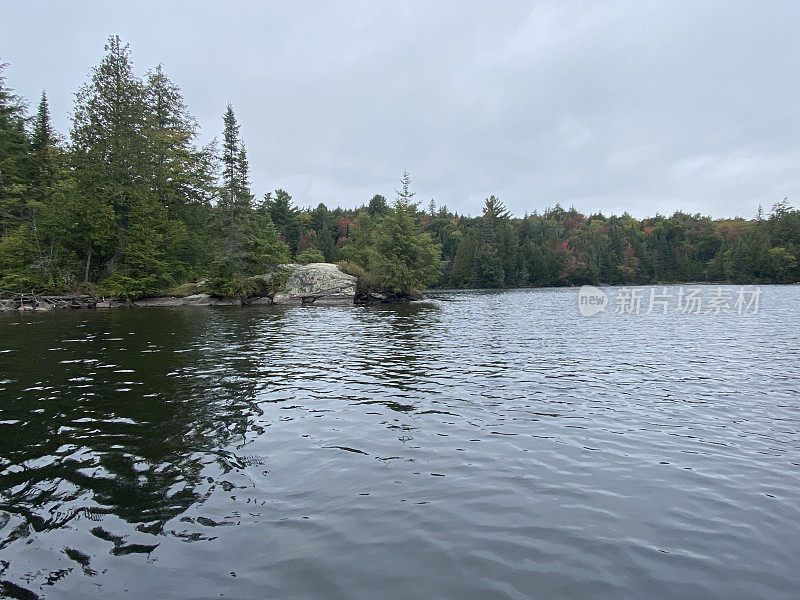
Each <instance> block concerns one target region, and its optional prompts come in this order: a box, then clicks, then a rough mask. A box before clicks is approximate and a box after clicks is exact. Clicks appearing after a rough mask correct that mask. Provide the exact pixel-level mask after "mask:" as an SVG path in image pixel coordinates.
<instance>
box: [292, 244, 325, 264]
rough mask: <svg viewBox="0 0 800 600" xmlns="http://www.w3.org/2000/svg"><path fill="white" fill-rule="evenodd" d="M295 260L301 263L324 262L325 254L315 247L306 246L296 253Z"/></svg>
mask: <svg viewBox="0 0 800 600" xmlns="http://www.w3.org/2000/svg"><path fill="white" fill-rule="evenodd" d="M296 262H298V263H299V264H301V265H309V264H311V263H319V262H325V255H324V254H322V252H320V251H319V250H317V249H316V248H308V249H307V250H303V251H302V252H301V253H300V254H298V255H297V259H296Z"/></svg>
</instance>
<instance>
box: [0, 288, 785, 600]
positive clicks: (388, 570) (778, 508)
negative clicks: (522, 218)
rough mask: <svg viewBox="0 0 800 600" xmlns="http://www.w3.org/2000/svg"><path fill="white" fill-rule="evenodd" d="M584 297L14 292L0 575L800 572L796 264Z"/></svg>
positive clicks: (216, 582)
mask: <svg viewBox="0 0 800 600" xmlns="http://www.w3.org/2000/svg"><path fill="white" fill-rule="evenodd" d="M726 289H727V290H728V291H730V293H731V294H735V293H736V290H737V288H733V287H731V288H726ZM669 290H670V292H671V293H672V292H675V293H677V290H678V288H677V287H671V288H669ZM710 290H711V288H708V289H705V288H704V293H711V291H710ZM577 298H578V291H577V290H575V289H560V290H519V291H504V292H439V293H436V294H435V295H434V296H433V297H432V298H431V299H430V300H428V301H424V302H420V303H414V304H410V305H401V306H385V307H384V306H381V307H346V308H323V307H319V308H313V307H309V308H273V307H235V308H234V307H231V308H212V307H196V308H180V309H139V310H115V311H108V312H102V311H74V312H66V313H57V314H50V313H48V314H38V313H37V314H32V313H19V314H17V313H15V314H12V315H0V581H1V582H2V583H0V597H2V596H4V595H5V596H7V597H10V598H26V599H30V598H37V597H39V598H48V599H52V598H70V599H73V598H82V599H83V598H254V599H262V598H286V599H290V598H291V599H305V598H308V599H311V598H314V599H316V598H326V599H337V598H342V599H345V598H347V599H351V598H353V599H365V600H374V599H384V598H385V599H394V598H396V599H411V598H437V599H438V598H458V599H461V598H465V599H466V598H481V599H493V598H569V599H582V598H606V599H608V598H613V599H616V598H620V599H621V598H636V599H647V598H653V599H671V598H675V599H688V598H703V599H712V598H720V599H725V600H732V599H738V598H741V599H748V600H753V599H758V598H763V599H769V600H777V599H783V598H786V599H788V598H793V599H796V598H798V597H800V286H785V287H782V286H765V287H764V288H763V293H762V295H761V297H760V305H759V307H758V311H757V313H756V314H752V312H751V313H750V314H743V315H738V314H735V312H730V313H725V312H722V313H721V314H713V313H712V314H683V313H681V312H678V311H677V310H674V311H669V312H668V314H662V312H663V311H660V310H659V311H654V312H653V313H651V314H649V315H646V314H638V315H637V314H614V312H613V310H612V307H611V306H609V309H608V310H607V311H606V312H603V313H600V314H598V315H596V316H594V317H591V318H590V317H584V316H581V315H580V313H579V312H578V304H577ZM642 312H644V310H643V311H642Z"/></svg>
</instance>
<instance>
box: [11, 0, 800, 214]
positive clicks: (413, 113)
mask: <svg viewBox="0 0 800 600" xmlns="http://www.w3.org/2000/svg"><path fill="white" fill-rule="evenodd" d="M332 4H335V3H333V2H319V3H302V2H252V3H251V2H198V1H197V0H192V1H188V2H173V1H169V0H159V1H157V2H137V3H133V2H127V3H122V2H79V1H76V0H70V1H69V2H62V1H58V2H38V1H33V0H26V1H24V2H23V1H13V2H12V1H10V0H0V60H2V61H4V62H8V63H10V66H9V67H8V69H7V70H6V77H7V82H6V83H7V85H8V86H10V87H12V88H13V89H15V90H16V91H17V92H18V93H19V94H21V95H23V96H24V97H26V98H27V99H28V100H29V101H30V103H31V104H32V105H33V106H35V104H36V102H37V101H38V98H39V95H40V94H41V91H42V89H46V90H47V94H48V97H49V100H50V105H51V110H52V113H53V120H54V123H55V125H56V126H57V127H58V128H59V129H60V130H61V131H62V132H64V133H66V132H67V130H68V127H69V118H70V114H71V111H72V108H73V100H74V93H75V92H76V91H77V90H78V88H79V87H80V86H81V84H83V83H84V82H85V81H87V80H88V78H89V75H90V69H91V67H92V66H94V65H96V64H97V63H98V62H99V60H100V59H101V57H102V55H103V53H104V52H103V45H104V42H105V40H106V38H107V37H108V36H109V35H111V34H119V35H120V36H121V38H122V40H123V41H124V42H128V43H130V45H131V50H132V54H133V60H134V67H135V69H136V71H137V73H139V74H143V73H144V72H145V71H146V70H147V69H149V68H151V67H153V66H155V65H156V64H157V63H158V62H161V63H163V65H164V69H165V71H166V73H167V74H168V75H169V77H170V78H171V79H172V80H173V81H174V82H175V83H177V84H178V85H179V86H180V87H181V89H182V90H183V93H184V97H185V99H186V102H187V104H188V106H189V109H190V111H191V112H192V114H194V115H195V116H196V117H197V118H198V120H199V122H200V125H201V128H202V141H204V142H205V141H208V140H210V139H212V138H214V137H217V136H219V135H220V131H221V129H222V113H223V111H224V109H225V105H226V104H227V103H228V102H231V103H232V104H233V107H234V110H235V112H236V115H237V117H238V119H239V122H240V124H241V126H242V130H241V131H242V136H243V138H244V141H245V143H246V146H247V149H248V154H249V158H250V164H251V167H252V170H253V173H252V182H253V192H254V193H255V194H257V195H258V196H259V197H260V196H261V195H263V194H264V192H266V191H269V190H273V189H275V188H284V189H286V190H287V191H288V192H289V193H290V194H292V196H293V197H294V199H295V201H296V202H297V204H299V205H301V206H309V205H316V204H317V203H319V202H325V203H326V204H327V205H328V206H331V207H333V206H337V205H342V206H351V207H352V206H356V205H359V204H362V203H365V202H367V201H368V200H369V199H370V198H371V197H372V195H373V194H376V193H380V194H384V195H385V196H387V197H389V198H393V197H394V190H395V189H397V188H398V187H399V185H398V183H397V180H398V179H399V177H400V175H401V173H402V171H403V169H408V170H409V171H410V172H411V175H412V179H413V189H414V190H415V191H416V192H417V197H416V199H417V200H420V201H422V202H423V203H425V204H427V202H428V201H429V200H430V199H431V198H434V199H435V200H436V202H437V203H438V204H446V205H447V206H448V207H449V208H451V209H453V210H457V211H459V212H462V213H469V214H472V215H477V214H480V208H481V205H482V203H483V199H484V198H485V197H486V196H488V195H489V194H495V195H497V196H499V197H500V199H501V200H503V201H504V202H505V203H506V204H507V205H508V207H509V208H510V209H512V211H513V212H514V213H516V214H519V215H522V214H523V213H525V212H526V211H528V212H533V211H534V210H538V211H540V212H541V211H542V210H543V209H544V208H546V207H548V206H552V205H554V204H555V203H556V202H560V203H561V204H562V205H564V206H569V205H574V206H575V207H576V208H577V209H578V210H580V211H581V212H584V213H587V214H588V213H591V212H596V211H603V212H604V213H606V214H609V213H617V214H619V213H622V212H623V211H626V210H627V211H629V212H630V213H632V214H634V215H636V216H638V217H642V216H650V215H654V214H655V213H656V212H660V213H662V214H670V213H672V212H673V211H674V210H676V209H682V210H684V211H687V212H692V213H694V212H701V213H704V214H710V215H713V216H717V217H721V216H734V215H742V216H746V217H752V216H754V215H755V213H756V210H757V207H758V205H759V203H761V204H763V205H764V207H765V208H768V207H770V206H771V205H772V204H773V203H774V202H777V201H779V200H781V199H783V198H784V197H786V196H788V197H789V200H790V202H792V204H794V205H795V206H797V205H798V204H800V201H799V199H800V147H799V146H798V143H799V142H800V66H799V65H798V58H800V35H798V32H800V2H748V3H740V2H733V1H728V2H721V3H712V2H703V1H699V2H698V1H697V0H694V1H692V2H687V3H681V2H666V1H664V2H653V3H649V2H631V3H621V2H609V3H603V2H576V3H569V2H564V1H558V2H552V3H551V2H532V1H528V2H519V3H515V2H502V3H494V2H486V1H480V2H474V3H472V2H470V3H467V2H461V3H444V2H430V3H421V2H410V1H403V2H374V3H362V2H348V3H345V2H341V3H336V6H337V7H336V8H331V6H330V5H332Z"/></svg>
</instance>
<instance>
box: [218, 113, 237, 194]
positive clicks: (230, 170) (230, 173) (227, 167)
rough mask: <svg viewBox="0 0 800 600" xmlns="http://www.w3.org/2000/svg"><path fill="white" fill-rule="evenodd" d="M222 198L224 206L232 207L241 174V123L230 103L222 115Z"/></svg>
mask: <svg viewBox="0 0 800 600" xmlns="http://www.w3.org/2000/svg"><path fill="white" fill-rule="evenodd" d="M222 122H223V127H224V128H223V132H222V156H221V159H222V198H221V203H222V205H223V207H232V206H233V204H234V203H235V202H236V198H237V195H238V190H239V182H240V180H241V175H240V173H239V171H240V169H241V166H242V165H241V146H240V138H239V127H240V126H239V124H238V123H237V122H236V115H235V114H234V113H233V107H232V106H231V105H230V104H228V107H227V108H226V110H225V114H224V115H223V117H222Z"/></svg>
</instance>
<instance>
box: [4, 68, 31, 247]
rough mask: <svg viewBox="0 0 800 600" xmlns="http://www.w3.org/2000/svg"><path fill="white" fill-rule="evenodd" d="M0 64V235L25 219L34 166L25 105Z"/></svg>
mask: <svg viewBox="0 0 800 600" xmlns="http://www.w3.org/2000/svg"><path fill="white" fill-rule="evenodd" d="M7 66H8V64H7V63H0V234H2V233H3V232H5V231H8V230H9V229H10V228H13V227H16V226H17V225H19V223H20V221H21V220H23V219H24V218H25V212H26V211H25V208H24V204H25V198H26V193H27V190H28V188H29V186H30V184H31V181H32V177H33V171H34V165H33V161H32V160H31V156H30V153H29V147H30V143H29V140H28V136H27V134H26V132H25V104H24V103H23V101H22V99H21V98H20V97H19V96H17V95H16V94H15V93H14V92H13V91H12V90H11V89H9V88H7V87H6V85H5V77H4V75H3V71H4V70H5V69H6V67H7Z"/></svg>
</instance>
